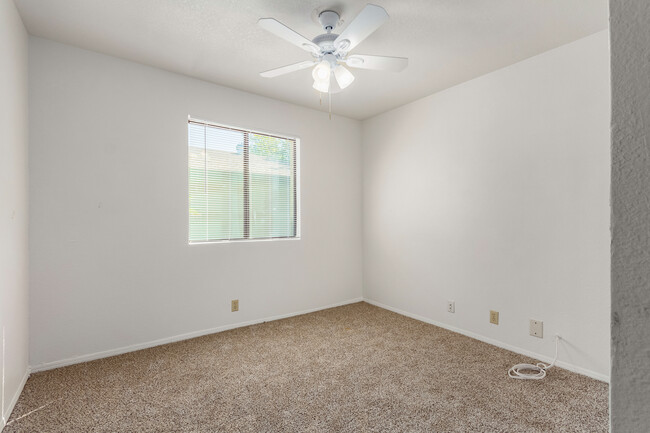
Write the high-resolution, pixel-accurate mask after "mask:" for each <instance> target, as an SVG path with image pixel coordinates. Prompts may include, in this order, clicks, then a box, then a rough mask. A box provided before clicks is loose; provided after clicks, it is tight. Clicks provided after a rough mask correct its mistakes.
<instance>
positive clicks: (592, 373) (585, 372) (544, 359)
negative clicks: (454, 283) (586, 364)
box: [363, 298, 609, 383]
mask: <svg viewBox="0 0 650 433" xmlns="http://www.w3.org/2000/svg"><path fill="white" fill-rule="evenodd" d="M363 300H364V301H365V302H367V303H369V304H372V305H374V306H377V307H379V308H383V309H385V310H389V311H392V312H394V313H397V314H401V315H402V316H406V317H410V318H411V319H415V320H419V321H421V322H425V323H429V324H430V325H435V326H438V327H440V328H444V329H447V330H449V331H452V332H456V333H457V334H462V335H465V336H467V337H470V338H473V339H475V340H479V341H482V342H484V343H488V344H491V345H493V346H497V347H500V348H502V349H506V350H509V351H511V352H515V353H518V354H520V355H524V356H527V357H530V358H535V359H538V360H540V361H542V362H545V363H549V362H551V361H552V360H553V358H552V357H549V356H546V355H542V354H539V353H535V352H531V351H530V350H526V349H522V348H520V347H516V346H512V345H510V344H507V343H503V342H501V341H498V340H493V339H492V338H488V337H485V336H483V335H479V334H475V333H473V332H470V331H466V330H464V329H460V328H456V327H455V326H450V325H447V324H444V323H441V322H437V321H435V320H432V319H429V318H427V317H423V316H420V315H418V314H413V313H409V312H408V311H404V310H400V309H399V308H394V307H391V306H389V305H386V304H382V303H381V302H377V301H374V300H372V299H368V298H363ZM555 365H556V366H558V367H560V368H564V369H565V370H569V371H573V372H574V373H578V374H582V375H584V376H588V377H591V378H593V379H596V380H600V381H603V382H607V383H609V376H607V375H604V374H601V373H597V372H595V371H591V370H587V369H586V368H582V367H579V366H577V365H573V364H569V363H568V362H563V361H557V362H556V363H555Z"/></svg>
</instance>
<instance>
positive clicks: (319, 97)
mask: <svg viewBox="0 0 650 433" xmlns="http://www.w3.org/2000/svg"><path fill="white" fill-rule="evenodd" d="M318 105H323V94H322V93H321V92H318Z"/></svg>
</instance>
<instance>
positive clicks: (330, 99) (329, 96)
mask: <svg viewBox="0 0 650 433" xmlns="http://www.w3.org/2000/svg"><path fill="white" fill-rule="evenodd" d="M327 99H328V102H329V110H330V120H332V93H331V92H329V91H328V92H327Z"/></svg>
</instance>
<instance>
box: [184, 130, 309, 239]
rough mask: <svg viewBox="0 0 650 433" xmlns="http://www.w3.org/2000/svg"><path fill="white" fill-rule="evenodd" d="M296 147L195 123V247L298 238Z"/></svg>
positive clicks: (191, 136)
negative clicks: (222, 242)
mask: <svg viewBox="0 0 650 433" xmlns="http://www.w3.org/2000/svg"><path fill="white" fill-rule="evenodd" d="M296 147H297V140H296V139H295V138H288V137H279V136H274V135H268V134H262V133H259V132H253V131H246V130H243V129H237V128H230V127H225V126H219V125H214V124H210V123H206V122H201V121H197V120H193V119H190V120H189V122H188V160H189V218H190V231H189V241H190V243H200V242H214V241H224V240H246V239H277V238H295V237H298V227H297V225H298V219H297V209H296V208H297V201H296V189H297V187H296V184H297V177H296Z"/></svg>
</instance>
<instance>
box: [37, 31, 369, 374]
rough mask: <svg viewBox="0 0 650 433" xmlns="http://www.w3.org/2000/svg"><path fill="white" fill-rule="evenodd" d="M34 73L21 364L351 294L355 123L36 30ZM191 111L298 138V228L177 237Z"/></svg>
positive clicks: (356, 192)
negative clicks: (244, 237) (27, 312)
mask: <svg viewBox="0 0 650 433" xmlns="http://www.w3.org/2000/svg"><path fill="white" fill-rule="evenodd" d="M30 74H31V75H30V102H31V104H32V105H31V107H30V115H31V119H30V125H31V126H30V128H31V129H30V132H31V138H30V152H31V155H32V159H31V162H30V164H31V165H30V181H31V184H30V185H31V194H32V195H31V199H30V200H31V205H32V208H31V220H30V224H31V225H30V233H31V290H32V297H31V299H32V302H31V304H30V307H31V345H30V347H31V352H30V354H31V364H32V366H34V367H36V368H42V367H43V365H44V364H47V363H55V364H54V365H56V363H57V362H58V361H62V360H66V359H69V358H73V359H79V357H82V358H83V356H85V355H89V354H94V353H97V352H100V353H101V352H104V351H112V350H115V349H120V348H124V347H141V345H142V344H146V343H147V342H151V341H154V340H160V339H162V340H165V339H168V338H170V337H174V336H178V335H185V334H193V333H196V332H201V331H203V330H211V329H224V328H227V327H228V326H231V325H232V324H237V323H247V322H251V321H256V320H260V319H263V318H267V317H271V316H278V315H285V314H290V313H292V312H297V311H304V310H309V309H313V308H318V307H323V306H327V305H331V304H336V303H340V302H345V301H347V300H350V299H354V298H360V297H361V286H362V281H361V275H362V274H361V269H362V267H361V174H360V171H359V168H360V166H361V153H360V152H361V144H360V143H361V138H360V134H361V125H360V122H358V121H356V120H350V119H346V118H342V117H338V116H335V117H334V118H333V119H332V120H331V121H330V120H329V119H328V116H327V114H325V113H322V112H318V111H314V110H310V109H306V108H302V107H297V106H294V105H291V104H287V103H283V102H279V101H275V100H272V99H268V98H263V97H259V96H255V95H252V94H248V93H244V92H241V91H236V90H233V89H229V88H225V87H221V86H217V85H214V84H209V83H206V82H203V81H199V80H196V79H192V78H188V77H185V76H181V75H176V74H173V73H169V72H165V71H162V70H158V69H155V68H151V67H147V66H143V65H140V64H136V63H132V62H129V61H124V60H120V59H116V58H113V57H109V56H106V55H100V54H97V53H93V52H90V51H85V50H82V49H78V48H74V47H71V46H67V45H62V44H58V43H54V42H51V41H47V40H44V39H39V38H32V39H30ZM306 91H310V90H309V89H308V90H306ZM314 97H317V95H314ZM188 115H191V116H192V117H194V118H198V119H203V120H209V121H213V122H217V123H221V124H225V125H230V126H237V127H243V128H250V129H255V130H261V131H265V132H274V133H280V134H288V135H289V136H295V137H299V138H300V189H301V191H300V202H301V208H300V211H301V219H302V223H301V235H302V237H301V239H299V240H283V241H257V242H232V243H212V244H200V245H196V244H195V245H188V181H187V172H188V167H187V164H188V157H187V118H188ZM231 299H239V308H240V311H239V312H237V313H231V312H230V301H231ZM86 359H87V358H86Z"/></svg>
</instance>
